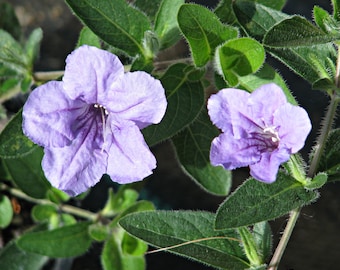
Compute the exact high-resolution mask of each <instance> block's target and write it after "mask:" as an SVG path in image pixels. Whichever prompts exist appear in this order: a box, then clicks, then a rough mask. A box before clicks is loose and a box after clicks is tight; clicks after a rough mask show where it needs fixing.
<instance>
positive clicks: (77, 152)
mask: <svg viewBox="0 0 340 270" xmlns="http://www.w3.org/2000/svg"><path fill="white" fill-rule="evenodd" d="M96 140H98V134H97V132H96V130H95V128H92V129H91V130H89V133H88V134H87V136H86V137H84V136H78V137H77V138H76V139H75V140H73V141H72V144H71V145H69V146H65V147H62V148H53V147H50V148H45V149H44V151H45V155H44V158H43V160H42V168H43V170H44V172H45V175H46V177H47V179H48V180H49V181H50V182H51V184H52V185H53V186H54V187H56V188H58V189H60V190H63V191H64V192H66V193H67V194H69V195H70V196H76V195H78V194H80V193H82V192H84V191H86V190H87V189H88V188H89V187H92V186H94V185H95V184H96V183H97V182H99V180H100V178H101V176H102V175H103V174H104V173H105V171H106V164H107V154H106V153H105V152H104V151H101V150H100V149H98V146H97V144H98V143H97V142H96Z"/></svg>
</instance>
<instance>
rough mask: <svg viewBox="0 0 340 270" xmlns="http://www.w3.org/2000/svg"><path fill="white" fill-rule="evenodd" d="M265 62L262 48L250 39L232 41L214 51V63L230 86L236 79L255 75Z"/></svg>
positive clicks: (233, 84)
mask: <svg viewBox="0 0 340 270" xmlns="http://www.w3.org/2000/svg"><path fill="white" fill-rule="evenodd" d="M264 60H265V51H264V48H263V46H262V45H261V44H260V43H258V42H257V41H256V40H254V39H251V38H239V39H232V40H229V41H227V42H226V43H224V44H223V45H221V46H219V47H218V48H217V50H216V57H215V63H216V66H217V69H218V71H219V73H220V74H221V75H222V76H223V77H224V79H225V80H226V81H227V83H228V84H229V85H231V86H236V85H237V84H238V83H239V79H238V77H240V76H246V75H248V74H251V73H255V72H256V71H257V70H258V69H259V68H260V67H261V66H262V64H263V62H264Z"/></svg>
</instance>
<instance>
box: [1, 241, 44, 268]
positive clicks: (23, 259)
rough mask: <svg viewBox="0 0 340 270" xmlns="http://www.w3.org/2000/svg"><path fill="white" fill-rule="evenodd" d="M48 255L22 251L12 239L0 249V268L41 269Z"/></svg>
mask: <svg viewBox="0 0 340 270" xmlns="http://www.w3.org/2000/svg"><path fill="white" fill-rule="evenodd" d="M47 260H48V257H45V256H41V255H39V254H36V253H31V252H27V251H23V250H22V249H20V248H19V247H18V246H17V244H16V242H15V241H14V240H13V241H11V242H9V243H8V244H7V245H6V246H5V247H4V248H3V249H1V250H0V269H4V270H6V269H8V270H9V269H10V270H32V269H42V267H43V265H44V264H45V263H46V262H47Z"/></svg>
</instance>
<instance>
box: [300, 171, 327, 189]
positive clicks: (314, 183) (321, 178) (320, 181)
mask: <svg viewBox="0 0 340 270" xmlns="http://www.w3.org/2000/svg"><path fill="white" fill-rule="evenodd" d="M327 179H328V175H327V173H324V172H320V173H318V174H317V175H316V176H315V177H314V178H313V179H312V180H311V181H310V182H309V183H308V184H307V185H306V186H305V187H306V188H307V189H311V190H314V189H318V188H321V187H322V186H323V185H324V184H326V183H327Z"/></svg>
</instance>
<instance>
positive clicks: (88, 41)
mask: <svg viewBox="0 0 340 270" xmlns="http://www.w3.org/2000/svg"><path fill="white" fill-rule="evenodd" d="M82 45H89V46H94V47H97V48H100V47H101V46H100V39H99V37H98V36H97V35H96V34H95V33H93V32H92V31H91V29H90V28H88V27H86V26H85V27H83V29H81V31H80V34H79V38H78V42H77V47H80V46H82Z"/></svg>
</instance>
